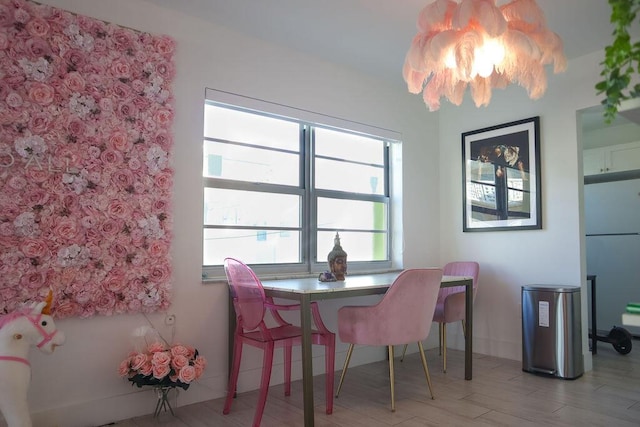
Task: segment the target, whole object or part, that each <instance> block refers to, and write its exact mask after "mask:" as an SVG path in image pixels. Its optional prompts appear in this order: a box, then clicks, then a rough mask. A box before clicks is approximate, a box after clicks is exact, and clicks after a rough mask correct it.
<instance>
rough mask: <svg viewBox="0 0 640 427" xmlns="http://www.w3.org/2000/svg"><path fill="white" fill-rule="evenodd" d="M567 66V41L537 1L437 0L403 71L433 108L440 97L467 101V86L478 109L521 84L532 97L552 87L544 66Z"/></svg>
mask: <svg viewBox="0 0 640 427" xmlns="http://www.w3.org/2000/svg"><path fill="white" fill-rule="evenodd" d="M547 64H553V71H554V73H559V72H562V71H564V70H565V69H566V67H567V60H566V58H565V56H564V53H563V47H562V40H561V39H560V37H559V36H558V35H557V34H556V33H554V32H552V31H551V30H549V28H547V25H546V21H545V18H544V13H543V12H542V10H541V9H540V7H539V6H538V5H537V3H536V2H535V0H512V1H510V2H508V3H506V4H503V5H501V6H498V5H497V0H461V1H460V2H459V3H458V2H457V1H454V0H435V1H434V2H433V3H430V4H428V5H427V6H425V7H424V8H423V9H422V11H421V12H420V15H419V16H418V33H417V34H416V35H415V37H414V38H413V41H412V43H411V47H410V48H409V52H407V56H406V59H405V62H404V67H403V70H402V74H403V76H404V80H405V81H406V82H407V87H408V89H409V92H411V93H415V94H418V93H420V92H422V96H423V99H424V102H425V104H427V106H428V107H429V110H430V111H436V110H438V109H439V108H440V98H441V97H445V98H447V99H448V100H449V101H450V102H451V103H452V104H455V105H460V104H461V103H462V100H463V97H464V92H465V91H466V89H467V86H470V87H471V97H472V98H473V101H474V102H475V104H476V106H477V107H480V106H486V105H488V104H489V101H490V100H491V89H492V88H500V89H504V88H505V87H506V86H507V85H508V84H511V83H517V84H519V85H520V86H522V87H524V88H525V89H526V90H527V92H528V94H529V97H530V98H531V99H538V98H540V97H541V96H542V95H543V94H544V92H545V91H546V89H547V76H546V73H545V69H544V66H545V65H547Z"/></svg>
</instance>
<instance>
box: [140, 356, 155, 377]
mask: <svg viewBox="0 0 640 427" xmlns="http://www.w3.org/2000/svg"><path fill="white" fill-rule="evenodd" d="M138 372H139V373H140V374H142V375H144V376H149V375H151V373H152V372H153V365H152V364H151V360H147V363H145V364H144V365H142V367H141V368H140V369H138Z"/></svg>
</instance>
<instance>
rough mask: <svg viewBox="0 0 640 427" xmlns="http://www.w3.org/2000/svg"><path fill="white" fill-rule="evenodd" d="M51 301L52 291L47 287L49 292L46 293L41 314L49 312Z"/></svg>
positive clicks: (48, 313)
mask: <svg viewBox="0 0 640 427" xmlns="http://www.w3.org/2000/svg"><path fill="white" fill-rule="evenodd" d="M52 301H53V291H52V290H51V288H49V294H48V295H47V299H45V302H46V303H47V304H46V305H45V306H44V307H43V308H42V314H47V315H50V314H51V302H52Z"/></svg>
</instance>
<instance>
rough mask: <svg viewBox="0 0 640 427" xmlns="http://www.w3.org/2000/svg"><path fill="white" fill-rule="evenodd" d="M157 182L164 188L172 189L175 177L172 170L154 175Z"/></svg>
mask: <svg viewBox="0 0 640 427" xmlns="http://www.w3.org/2000/svg"><path fill="white" fill-rule="evenodd" d="M153 179H154V181H155V184H156V186H157V187H158V188H160V189H162V190H170V189H171V187H172V186H173V179H172V174H171V172H167V171H163V172H160V173H158V174H156V175H155V176H154V177H153Z"/></svg>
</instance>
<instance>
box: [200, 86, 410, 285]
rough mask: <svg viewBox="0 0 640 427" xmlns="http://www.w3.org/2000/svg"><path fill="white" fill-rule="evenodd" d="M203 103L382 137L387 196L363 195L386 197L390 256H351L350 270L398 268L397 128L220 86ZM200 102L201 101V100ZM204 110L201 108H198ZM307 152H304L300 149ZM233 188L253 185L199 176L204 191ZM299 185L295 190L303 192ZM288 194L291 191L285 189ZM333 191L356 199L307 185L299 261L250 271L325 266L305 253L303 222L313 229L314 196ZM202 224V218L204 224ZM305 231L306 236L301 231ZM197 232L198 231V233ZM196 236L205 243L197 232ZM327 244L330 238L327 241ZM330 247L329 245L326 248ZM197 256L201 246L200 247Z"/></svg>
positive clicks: (288, 272) (214, 269) (216, 275)
mask: <svg viewBox="0 0 640 427" xmlns="http://www.w3.org/2000/svg"><path fill="white" fill-rule="evenodd" d="M205 103H214V104H217V105H222V106H229V107H232V108H240V109H245V110H253V111H256V112H259V113H262V114H266V115H270V116H280V117H284V118H291V119H294V120H296V121H300V122H303V124H308V125H309V126H312V127H324V128H335V129H337V130H340V131H347V132H353V133H356V134H364V135H366V136H371V137H375V138H380V139H383V140H385V141H386V142H387V144H388V145H387V153H388V154H387V155H388V158H387V159H386V163H387V169H388V178H387V180H386V181H387V182H386V183H385V185H388V189H387V191H388V197H387V196H384V195H383V196H373V195H365V196H363V197H362V200H369V201H370V200H375V201H380V200H386V199H387V198H388V205H387V206H388V213H387V216H388V217H387V221H388V225H387V245H388V249H387V250H388V253H389V260H386V261H367V262H355V261H348V264H349V270H348V271H349V274H358V273H370V272H378V271H389V270H395V269H401V268H402V246H403V244H402V242H403V239H402V221H401V218H402V179H401V164H402V145H401V143H400V140H401V138H400V136H401V135H400V134H399V133H397V132H394V131H391V130H388V129H384V128H379V127H375V126H369V125H365V124H362V123H358V122H353V121H349V120H344V119H339V118H336V117H333V116H327V115H323V114H319V113H314V112H311V111H308V110H302V109H297V108H293V107H288V106H285V105H281V104H276V103H271V102H268V101H263V100H259V99H255V98H249V97H245V96H241V95H237V94H233V93H229V92H224V91H219V90H215V89H209V88H207V89H206V92H205ZM203 105H204V104H203ZM203 116H204V114H203ZM304 155H305V156H306V155H308V154H307V153H305V154H304ZM304 172H305V175H306V176H304V177H302V178H301V179H302V180H303V182H302V183H301V184H303V185H304V187H309V188H313V185H312V183H311V180H312V178H311V177H310V176H309V171H308V170H305V171H304ZM208 187H215V188H232V189H237V190H254V191H255V186H254V185H252V184H251V183H243V182H233V183H232V182H229V181H227V180H223V179H217V178H207V177H203V191H204V189H205V188H208ZM263 187H264V185H263ZM304 191H305V190H304V189H301V190H300V192H304ZM290 194H294V193H292V192H290ZM326 196H329V197H333V198H345V199H348V200H358V199H359V197H358V196H356V197H354V194H353V193H348V196H345V195H344V194H341V193H340V192H334V191H331V190H319V189H316V190H312V191H311V194H310V197H309V199H308V202H307V206H304V207H303V213H304V214H303V219H302V221H303V238H302V242H301V244H302V245H308V247H309V248H311V249H310V250H306V249H304V246H303V249H302V255H303V257H302V258H303V259H302V263H301V264H258V265H251V267H252V268H253V269H254V271H255V272H256V273H257V274H258V275H260V277H273V278H276V277H277V278H286V277H298V276H313V275H317V274H318V273H319V272H321V271H325V270H327V268H328V267H327V262H326V260H324V257H325V256H326V255H325V254H322V253H318V254H316V257H317V258H318V259H311V260H309V259H307V254H309V256H312V255H313V254H314V252H315V248H316V242H315V237H316V233H304V230H305V227H309V226H311V227H312V228H313V229H314V230H317V227H316V225H315V224H313V223H312V222H313V221H312V217H313V215H312V214H313V213H314V212H315V206H310V205H311V204H314V205H315V202H316V200H317V198H318V197H326ZM202 230H204V224H203V228H202ZM305 234H307V235H308V237H305V236H304V235H305ZM201 237H202V236H201ZM201 242H202V243H204V241H203V239H202V238H201ZM342 244H343V246H344V248H345V250H346V251H347V253H348V252H349V250H348V249H349V248H348V245H347V244H346V243H345V242H344V241H343V242H342ZM331 246H332V244H331ZM330 250H331V248H330V247H329V248H328V249H327V253H328V252H329V251H330ZM201 259H202V252H201ZM224 276H225V275H224V269H223V267H222V266H217V265H216V266H204V265H203V267H202V277H203V281H210V280H218V279H220V278H223V277H224Z"/></svg>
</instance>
